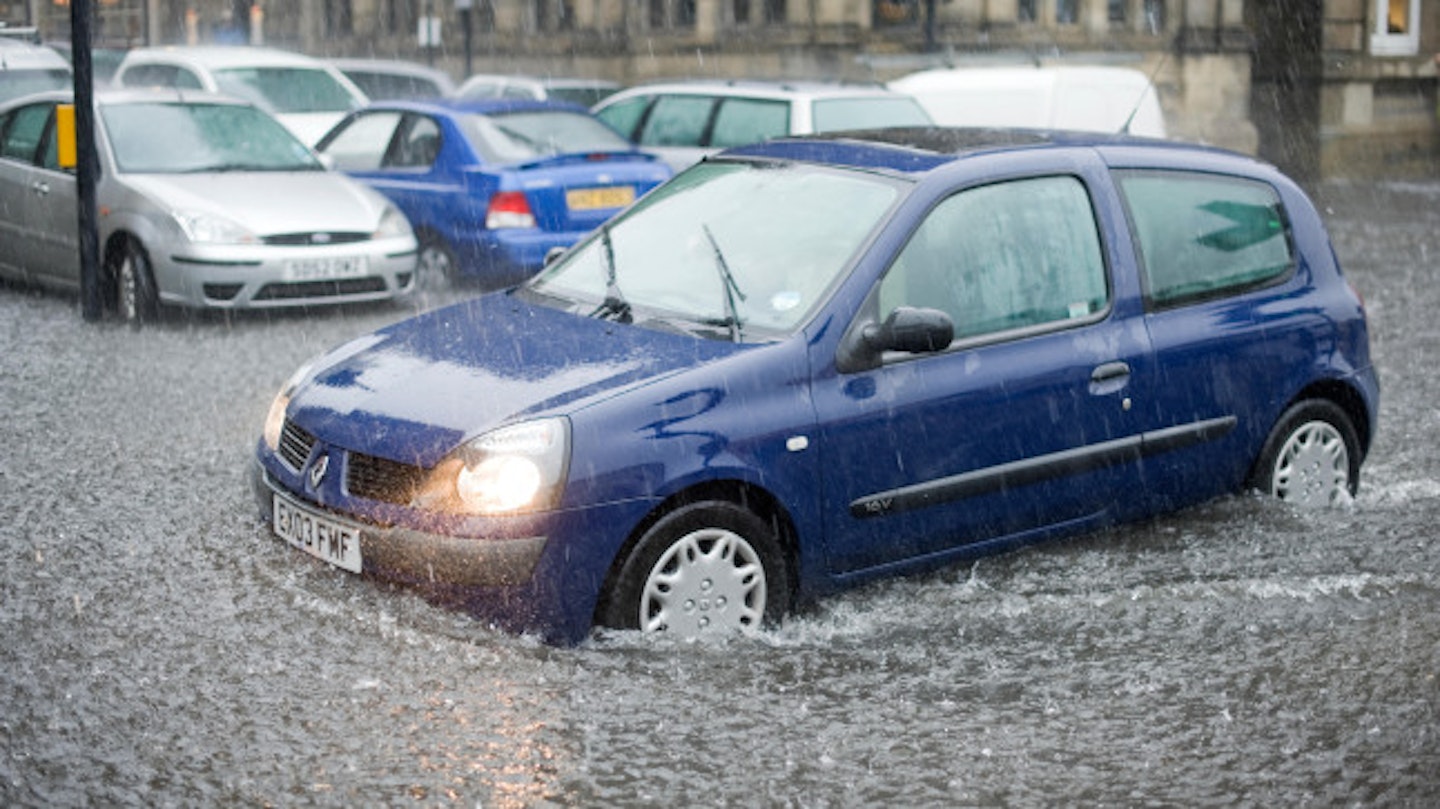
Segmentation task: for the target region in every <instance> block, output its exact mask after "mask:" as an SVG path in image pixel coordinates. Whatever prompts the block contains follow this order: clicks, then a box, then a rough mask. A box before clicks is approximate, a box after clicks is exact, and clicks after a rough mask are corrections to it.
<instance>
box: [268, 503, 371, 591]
mask: <svg viewBox="0 0 1440 809" xmlns="http://www.w3.org/2000/svg"><path fill="white" fill-rule="evenodd" d="M272 500H273V501H274V516H275V521H274V523H273V525H274V527H275V534H276V535H277V536H279V537H280V538H281V539H283V540H285V541H286V542H288V543H290V544H291V545H294V546H295V547H297V548H299V549H300V550H302V551H304V552H306V553H308V554H310V555H311V556H314V557H315V558H317V559H320V560H322V561H325V562H329V563H330V564H332V565H334V566H336V567H338V568H341V569H343V570H348V571H350V572H351V573H359V572H360V567H361V564H360V530H359V529H358V528H355V527H354V526H350V525H346V524H345V523H342V522H338V521H336V520H331V519H328V518H326V517H322V516H320V515H319V514H316V513H314V512H312V511H310V510H309V509H307V508H304V507H302V506H300V505H298V504H296V503H292V502H291V501H290V500H288V499H286V498H284V497H281V496H280V495H278V494H277V495H275V496H274V497H273V498H272Z"/></svg>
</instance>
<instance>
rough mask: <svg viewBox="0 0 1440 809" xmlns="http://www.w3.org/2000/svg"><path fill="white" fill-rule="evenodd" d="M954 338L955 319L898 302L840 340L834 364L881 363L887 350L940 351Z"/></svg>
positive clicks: (858, 367)
mask: <svg viewBox="0 0 1440 809" xmlns="http://www.w3.org/2000/svg"><path fill="white" fill-rule="evenodd" d="M954 339H955V322H954V321H952V320H951V319H950V315H948V314H946V313H945V312H942V311H940V310H939V309H923V308H919V307H913V306H900V307H897V308H896V309H895V311H893V312H891V313H890V315H889V317H886V318H885V322H883V323H873V322H872V323H866V324H864V325H863V326H861V327H860V328H858V329H856V330H854V331H853V332H852V333H851V334H850V335H849V336H847V337H846V339H845V341H844V342H842V343H841V347H840V356H839V357H838V358H837V365H838V366H839V368H840V370H841V371H842V372H849V371H862V370H866V369H869V368H875V367H878V366H879V365H880V357H881V356H882V355H883V354H884V353H885V352H886V351H903V352H905V353H907V354H929V353H934V352H936V351H943V350H945V349H946V348H948V347H949V346H950V343H951V342H952V341H953V340H954Z"/></svg>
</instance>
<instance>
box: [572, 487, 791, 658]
mask: <svg viewBox="0 0 1440 809" xmlns="http://www.w3.org/2000/svg"><path fill="white" fill-rule="evenodd" d="M789 581H790V580H789V575H788V571H787V568H786V562H785V555H784V553H783V552H782V551H781V550H780V544H779V542H778V541H777V540H776V538H775V533H774V531H772V530H771V529H770V527H769V526H767V525H766V524H765V522H764V521H762V520H761V519H760V518H759V517H757V516H756V515H754V514H753V513H751V512H749V511H746V510H745V509H743V508H741V507H739V506H737V505H735V504H733V503H726V502H719V501H712V502H701V503H693V504H690V505H686V506H684V507H682V508H679V509H677V510H675V511H673V512H671V513H670V514H668V515H666V516H665V517H663V518H662V519H661V520H660V521H659V522H657V523H656V524H655V525H654V526H652V527H651V528H650V529H649V530H648V531H646V532H645V534H644V536H642V537H641V538H640V541H639V542H638V543H636V545H635V547H634V549H633V550H632V551H631V552H630V555H629V556H628V557H626V560H625V563H624V564H623V565H622V566H621V568H620V570H619V573H618V575H617V576H616V577H615V578H614V584H613V586H612V589H611V592H610V594H609V598H608V600H607V603H606V604H605V607H604V608H603V609H604V612H603V614H602V615H601V616H600V618H601V623H602V624H604V625H605V626H609V627H612V628H615V629H639V630H641V631H643V632H665V633H667V634H670V635H675V636H678V637H681V638H694V637H698V636H700V635H711V634H721V633H730V632H754V631H756V630H759V629H760V628H761V627H763V626H767V625H773V624H775V623H778V622H779V620H780V618H781V617H782V616H783V615H784V614H785V611H786V609H787V608H788V607H789V601H790V586H789Z"/></svg>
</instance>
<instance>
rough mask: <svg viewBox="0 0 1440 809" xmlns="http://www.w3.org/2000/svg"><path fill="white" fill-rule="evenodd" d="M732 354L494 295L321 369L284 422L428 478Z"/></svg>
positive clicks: (397, 330)
mask: <svg viewBox="0 0 1440 809" xmlns="http://www.w3.org/2000/svg"><path fill="white" fill-rule="evenodd" d="M743 350H744V346H737V345H735V344H733V343H726V342H720V341H715V340H705V339H700V338H696V337H692V336H689V335H683V334H674V333H669V332H662V331H656V330H652V329H648V328H644V327H639V326H630V325H619V324H615V323H611V322H608V321H604V320H596V319H593V318H588V317H582V316H579V315H574V314H570V313H568V312H562V311H558V310H555V309H549V308H546V307H540V306H532V305H529V304H526V303H524V302H522V301H520V300H518V299H516V298H514V297H512V296H511V295H509V294H506V293H495V294H491V295H486V296H483V297H480V298H476V299H473V300H470V301H466V302H463V303H459V304H455V305H453V306H450V307H447V308H444V309H438V310H435V311H433V312H428V313H426V314H423V315H420V316H418V317H415V318H412V319H410V320H406V321H402V322H401V323H398V324H396V325H394V326H391V327H389V328H387V329H384V330H381V331H379V332H375V333H374V334H370V335H367V336H364V337H361V338H359V339H357V340H354V341H352V342H350V343H347V344H346V345H343V346H341V347H340V348H338V349H336V350H335V351H333V352H331V353H330V354H328V355H326V356H325V357H322V358H321V359H320V360H319V361H318V362H317V368H316V369H315V370H314V371H312V373H311V377H310V379H309V381H308V382H306V383H304V384H302V385H301V386H300V387H299V388H298V389H297V390H296V392H295V393H294V395H293V396H292V398H291V402H290V408H289V418H290V420H291V421H292V422H294V423H295V424H297V425H299V426H300V427H301V428H303V429H304V430H306V431H307V432H309V433H311V434H312V435H314V436H316V437H317V438H319V439H320V440H323V441H325V442H328V443H330V444H334V445H338V446H341V447H345V448H347V449H351V450H355V451H360V452H364V453H366V454H369V455H377V456H380V457H384V458H389V459H391V460H395V461H401V462H404V463H412V464H418V465H420V466H433V465H434V464H436V463H438V462H439V461H440V460H441V458H443V457H444V455H445V454H446V453H448V452H450V451H451V450H453V449H455V448H456V447H457V446H459V445H460V444H461V443H463V442H464V441H466V440H468V439H470V438H473V437H475V436H476V435H479V434H481V433H483V432H485V431H487V430H490V429H493V428H494V427H496V426H499V425H501V424H504V423H506V422H509V421H514V420H517V419H522V418H524V417H525V416H527V415H541V414H554V413H571V412H574V411H575V410H577V409H579V408H581V407H583V406H584V405H585V404H587V403H590V402H593V401H596V400H597V399H602V398H607V397H609V396H611V395H613V394H615V393H616V392H618V391H620V390H622V389H625V388H628V387H631V386H634V385H637V384H642V383H643V382H644V381H646V380H650V379H654V378H657V377H660V376H664V375H668V374H672V373H675V372H678V371H681V370H683V369H687V368H693V367H695V366H697V365H701V364H704V363H707V362H710V361H712V360H715V359H717V358H720V357H723V356H726V355H730V354H734V353H735V352H737V351H743Z"/></svg>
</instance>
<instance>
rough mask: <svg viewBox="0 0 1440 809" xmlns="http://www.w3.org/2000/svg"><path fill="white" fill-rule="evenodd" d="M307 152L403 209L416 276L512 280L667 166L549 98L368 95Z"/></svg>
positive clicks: (651, 183) (663, 176) (665, 175)
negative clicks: (414, 247)
mask: <svg viewBox="0 0 1440 809" xmlns="http://www.w3.org/2000/svg"><path fill="white" fill-rule="evenodd" d="M316 150H317V151H318V152H320V154H322V155H324V156H326V157H327V159H328V160H329V162H330V163H331V165H333V166H334V167H335V168H336V169H339V170H341V171H344V172H345V173H347V174H349V175H350V176H352V177H355V178H357V179H359V180H361V181H363V182H365V183H367V184H369V185H370V186H372V187H374V188H375V189H377V190H379V191H380V192H381V193H383V194H385V195H386V196H387V197H389V198H390V200H391V201H393V202H394V203H395V204H396V205H397V206H398V207H399V208H400V210H402V211H403V212H404V213H405V216H406V217H408V218H409V219H410V224H411V226H412V227H414V229H415V235H416V237H417V238H418V239H419V240H420V261H419V269H418V272H419V273H420V278H421V281H422V283H425V282H429V281H435V280H439V279H445V278H457V277H458V278H466V279H471V280H475V281H478V282H480V283H482V284H484V285H486V286H491V287H498V286H505V285H508V284H511V283H514V282H516V281H519V280H522V279H524V278H526V277H528V276H530V275H533V274H534V273H535V271H536V270H539V269H540V267H541V266H542V265H543V264H544V262H545V258H546V256H547V255H548V254H549V253H550V252H551V251H552V250H554V249H555V248H557V247H562V248H563V247H569V246H570V245H572V244H574V243H575V242H576V241H578V240H579V239H580V238H581V237H582V236H584V235H585V234H587V233H589V232H590V231H591V230H593V229H594V228H595V227H597V226H598V225H599V224H600V223H601V222H604V221H605V220H606V219H608V218H610V217H611V216H613V215H615V213H617V212H618V211H619V210H621V209H622V208H624V207H625V206H627V205H629V204H631V203H632V202H634V201H635V200H636V199H639V198H640V197H641V196H643V195H644V194H645V193H646V192H648V191H649V190H651V189H652V188H654V187H655V186H657V185H659V184H660V183H662V182H664V181H665V180H667V179H669V177H670V174H671V171H670V169H669V168H668V167H667V166H666V165H665V164H664V163H663V162H661V161H659V160H658V159H657V158H655V157H653V156H651V155H649V154H646V153H643V152H640V151H638V150H636V149H635V147H634V146H632V145H631V144H630V143H629V142H628V141H626V140H625V139H624V138H622V137H620V135H619V134H617V133H616V132H615V131H614V130H613V129H611V128H610V127H608V126H607V125H605V124H604V123H601V122H600V120H599V119H597V118H595V117H594V116H592V115H590V113H589V112H588V111H587V110H585V109H584V108H583V107H580V106H577V105H574V104H565V103H559V102H541V101H458V100H437V101H384V102H377V103H373V104H371V105H370V106H368V107H366V108H365V109H363V110H359V111H357V112H354V113H351V114H350V115H348V116H347V117H346V118H345V119H344V120H342V121H341V122H340V123H338V124H336V126H335V128H334V129H332V130H330V132H328V133H327V134H326V135H325V137H324V138H322V139H321V140H320V142H319V143H318V144H317V145H316Z"/></svg>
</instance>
